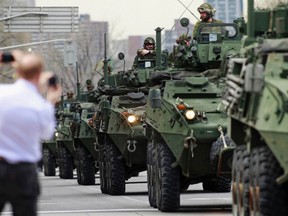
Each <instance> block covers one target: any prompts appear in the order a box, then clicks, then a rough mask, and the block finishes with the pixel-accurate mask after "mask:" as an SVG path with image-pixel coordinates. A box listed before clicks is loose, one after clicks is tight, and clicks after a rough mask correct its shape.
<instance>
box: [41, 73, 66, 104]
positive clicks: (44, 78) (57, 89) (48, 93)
mask: <svg viewBox="0 0 288 216" xmlns="http://www.w3.org/2000/svg"><path fill="white" fill-rule="evenodd" d="M54 75H55V74H54V73H53V72H42V73H41V75H40V78H39V84H38V87H39V91H40V93H41V94H42V95H45V97H46V100H47V101H49V102H50V103H52V104H53V105H54V104H56V103H57V102H58V101H60V98H61V94H62V87H61V85H60V84H59V83H57V84H56V85H55V86H49V85H48V80H49V79H50V78H51V77H53V76H54Z"/></svg>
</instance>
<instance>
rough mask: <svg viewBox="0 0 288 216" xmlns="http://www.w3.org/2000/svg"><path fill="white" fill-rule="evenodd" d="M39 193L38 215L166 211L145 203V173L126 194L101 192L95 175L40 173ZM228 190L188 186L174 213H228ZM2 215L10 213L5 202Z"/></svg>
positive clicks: (130, 183)
mask: <svg viewBox="0 0 288 216" xmlns="http://www.w3.org/2000/svg"><path fill="white" fill-rule="evenodd" d="M40 181H41V186H42V194H41V197H40V200H39V211H38V212H39V215H43V216H48V215H51V216H52V215H53V216H55V215H63V216H68V215H69V216H70V215H72V216H84V215H85V216H88V215H89V216H92V215H94V216H96V215H97V216H100V215H104V216H111V215H113V216H114V215H118V216H120V215H123V216H124V215H125V216H132V215H133V216H134V215H135V216H136V215H137V216H139V215H143V216H149V215H163V214H169V213H162V212H159V211H158V210H157V209H154V208H151V207H150V206H149V203H148V195H147V186H146V172H142V173H140V175H139V177H134V178H132V179H130V180H129V181H128V182H127V184H126V194H125V195H123V196H110V195H105V194H102V193H101V191H100V187H99V178H98V175H97V179H96V185H93V186H80V185H78V184H77V180H76V177H74V179H69V180H64V179H60V178H59V177H58V176H55V177H45V176H43V173H40ZM230 204H231V194H230V193H206V192H203V191H202V185H201V184H197V185H193V186H190V187H189V190H188V191H187V192H186V193H184V194H182V195H181V209H180V211H179V212H177V213H173V216H174V215H187V214H189V215H219V216H220V215H221V216H222V215H231V205H230ZM2 215H12V214H11V210H10V206H8V205H6V207H5V209H4V212H3V213H2Z"/></svg>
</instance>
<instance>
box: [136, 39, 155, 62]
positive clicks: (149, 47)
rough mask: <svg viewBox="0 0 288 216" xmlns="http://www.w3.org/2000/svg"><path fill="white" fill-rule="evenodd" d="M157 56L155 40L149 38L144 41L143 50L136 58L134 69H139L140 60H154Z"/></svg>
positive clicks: (138, 51)
mask: <svg viewBox="0 0 288 216" xmlns="http://www.w3.org/2000/svg"><path fill="white" fill-rule="evenodd" d="M155 56H156V49H155V40H154V38H152V37H147V38H145V40H144V43H143V48H141V49H138V50H137V55H136V56H135V58H134V62H133V68H139V65H138V63H139V62H138V59H154V58H155Z"/></svg>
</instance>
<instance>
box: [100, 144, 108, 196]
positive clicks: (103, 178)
mask: <svg viewBox="0 0 288 216" xmlns="http://www.w3.org/2000/svg"><path fill="white" fill-rule="evenodd" d="M106 148H107V146H106V145H100V152H99V176H100V189H101V192H102V193H103V194H107V193H108V179H107V174H106V164H107V159H106V158H107V156H106V152H107V150H106Z"/></svg>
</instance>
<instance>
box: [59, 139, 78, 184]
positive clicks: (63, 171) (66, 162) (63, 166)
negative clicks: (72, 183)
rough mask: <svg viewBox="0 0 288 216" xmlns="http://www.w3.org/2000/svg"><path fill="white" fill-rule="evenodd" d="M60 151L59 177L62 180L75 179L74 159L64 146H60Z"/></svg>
mask: <svg viewBox="0 0 288 216" xmlns="http://www.w3.org/2000/svg"><path fill="white" fill-rule="evenodd" d="M58 150H59V160H58V161H59V177H60V178H62V179H73V167H74V166H73V158H72V155H71V154H70V153H69V151H68V150H67V149H66V147H65V146H63V145H62V144H58Z"/></svg>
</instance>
